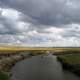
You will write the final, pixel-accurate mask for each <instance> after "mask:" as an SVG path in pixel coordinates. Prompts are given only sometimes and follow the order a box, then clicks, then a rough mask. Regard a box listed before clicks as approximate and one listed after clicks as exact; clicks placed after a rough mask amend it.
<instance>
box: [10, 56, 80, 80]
mask: <svg viewBox="0 0 80 80" xmlns="http://www.w3.org/2000/svg"><path fill="white" fill-rule="evenodd" d="M11 71H12V77H11V80H80V77H78V76H76V75H75V74H73V73H71V72H69V71H65V70H63V69H62V66H61V64H60V63H59V62H58V61H57V58H56V56H54V55H39V56H33V57H31V58H28V59H26V60H23V61H21V62H18V63H17V64H16V65H15V66H14V67H13V68H12V70H11Z"/></svg>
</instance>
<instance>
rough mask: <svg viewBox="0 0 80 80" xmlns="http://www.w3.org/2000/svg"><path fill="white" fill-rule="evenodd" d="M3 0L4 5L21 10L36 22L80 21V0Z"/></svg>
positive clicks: (66, 22)
mask: <svg viewBox="0 0 80 80" xmlns="http://www.w3.org/2000/svg"><path fill="white" fill-rule="evenodd" d="M1 2H2V4H3V6H4V5H6V6H8V7H12V8H15V9H17V10H19V11H21V12H22V13H23V14H24V15H26V16H25V19H24V20H26V21H31V22H33V23H34V24H40V25H41V24H42V25H61V24H70V23H79V22H80V17H79V16H80V14H79V12H80V6H79V5H80V1H79V0H1ZM27 16H28V17H29V18H27ZM28 19H29V20H28Z"/></svg>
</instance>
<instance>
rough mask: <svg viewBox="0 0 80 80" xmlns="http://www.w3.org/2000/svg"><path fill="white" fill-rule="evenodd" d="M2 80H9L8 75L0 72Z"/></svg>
mask: <svg viewBox="0 0 80 80" xmlns="http://www.w3.org/2000/svg"><path fill="white" fill-rule="evenodd" d="M0 80H9V76H8V74H5V73H4V72H0Z"/></svg>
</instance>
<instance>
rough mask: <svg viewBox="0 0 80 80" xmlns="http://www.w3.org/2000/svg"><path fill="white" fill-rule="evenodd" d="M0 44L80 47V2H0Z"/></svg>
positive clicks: (74, 0)
mask: <svg viewBox="0 0 80 80" xmlns="http://www.w3.org/2000/svg"><path fill="white" fill-rule="evenodd" d="M0 44H8V45H24V46H28V47H80V0H0Z"/></svg>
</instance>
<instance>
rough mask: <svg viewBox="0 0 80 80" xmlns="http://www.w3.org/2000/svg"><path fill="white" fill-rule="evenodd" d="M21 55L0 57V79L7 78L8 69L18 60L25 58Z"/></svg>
mask: <svg viewBox="0 0 80 80" xmlns="http://www.w3.org/2000/svg"><path fill="white" fill-rule="evenodd" d="M25 58H26V57H24V56H23V55H19V54H18V55H14V56H10V57H3V58H2V59H0V80H9V78H10V76H11V72H10V69H11V68H12V67H13V66H14V65H15V64H16V63H17V62H18V61H21V60H23V59H25Z"/></svg>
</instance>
